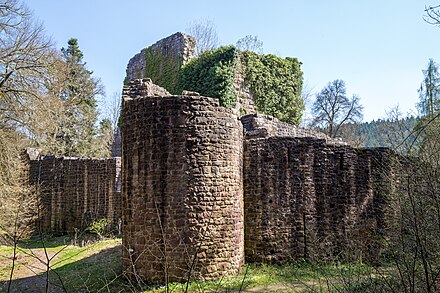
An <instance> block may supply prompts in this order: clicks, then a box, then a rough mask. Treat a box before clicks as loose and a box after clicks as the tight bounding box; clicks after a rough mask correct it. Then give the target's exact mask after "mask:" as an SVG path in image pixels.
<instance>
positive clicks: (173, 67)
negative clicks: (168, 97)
mask: <svg viewBox="0 0 440 293" xmlns="http://www.w3.org/2000/svg"><path fill="white" fill-rule="evenodd" d="M145 62H146V64H145V65H146V66H145V76H147V77H149V78H151V80H152V81H153V82H154V83H155V84H157V85H160V86H161V87H163V88H165V89H167V90H168V91H169V92H170V93H171V94H175V95H179V94H181V93H182V88H181V87H180V85H181V84H180V82H179V80H180V71H181V67H182V60H181V58H180V57H178V56H175V55H173V54H169V55H167V54H163V53H162V52H161V51H158V50H154V49H152V48H151V47H149V48H147V49H146V52H145Z"/></svg>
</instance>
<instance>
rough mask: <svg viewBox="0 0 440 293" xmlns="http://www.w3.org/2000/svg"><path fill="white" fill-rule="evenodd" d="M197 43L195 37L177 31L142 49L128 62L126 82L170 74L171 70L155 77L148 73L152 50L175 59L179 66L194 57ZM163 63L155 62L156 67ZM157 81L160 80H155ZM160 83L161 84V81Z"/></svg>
mask: <svg viewBox="0 0 440 293" xmlns="http://www.w3.org/2000/svg"><path fill="white" fill-rule="evenodd" d="M195 45H196V42H195V39H194V38H193V37H191V36H188V35H186V34H183V33H180V32H177V33H175V34H172V35H171V36H168V37H166V38H164V39H162V40H160V41H158V42H156V43H154V44H153V45H151V46H150V47H148V48H145V49H142V50H141V51H140V52H139V53H138V54H136V55H134V56H133V57H132V58H131V59H130V60H129V62H128V64H127V70H126V78H125V80H126V82H127V83H128V82H129V81H130V80H134V79H143V78H153V79H157V78H159V79H160V77H161V76H162V75H166V74H169V72H162V73H161V74H160V75H161V76H155V77H153V76H147V75H146V72H147V70H148V68H147V58H151V57H152V56H149V55H148V52H149V51H150V50H151V51H152V52H155V53H157V54H159V55H160V56H162V57H164V58H170V59H171V60H175V62H176V63H178V64H177V67H180V66H181V65H183V64H185V63H187V62H188V61H189V60H191V59H192V58H193V57H194V50H195ZM162 62H163V61H162ZM163 65H164V64H161V62H160V61H159V62H158V63H155V64H154V66H155V67H156V68H161V67H163ZM156 68H155V69H156ZM155 82H156V83H157V82H158V80H155ZM158 84H159V85H160V83H158ZM168 90H170V89H168Z"/></svg>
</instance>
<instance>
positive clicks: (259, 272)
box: [0, 236, 387, 293]
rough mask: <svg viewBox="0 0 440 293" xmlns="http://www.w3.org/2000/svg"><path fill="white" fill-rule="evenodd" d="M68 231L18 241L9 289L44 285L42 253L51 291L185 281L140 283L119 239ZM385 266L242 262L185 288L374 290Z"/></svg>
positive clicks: (3, 260)
mask: <svg viewBox="0 0 440 293" xmlns="http://www.w3.org/2000/svg"><path fill="white" fill-rule="evenodd" d="M71 242H72V238H71V236H62V237H52V238H48V239H47V240H46V241H45V242H44V246H45V247H46V252H45V250H44V248H43V245H42V243H41V241H38V240H33V241H29V242H23V243H20V245H19V248H18V250H17V258H16V266H15V270H14V276H13V282H12V284H11V287H12V288H13V292H39V291H44V289H45V286H46V280H47V275H46V273H45V272H46V270H47V266H46V264H47V259H50V261H49V264H50V266H51V270H50V273H49V274H48V277H49V282H50V284H49V286H50V288H52V290H53V292H64V291H63V289H62V288H63V287H64V288H65V289H66V290H67V291H68V292H79V291H91V292H156V293H158V292H167V289H168V292H184V291H185V289H186V284H180V283H171V284H169V285H168V288H167V287H165V286H162V287H150V288H148V287H140V286H137V284H134V283H130V282H129V281H128V280H126V279H125V278H124V277H123V275H122V266H121V253H122V247H121V239H120V238H119V239H118V238H117V239H108V240H102V241H99V242H98V241H95V242H93V243H88V244H87V243H85V245H84V246H75V245H71V244H70V243H71ZM12 254H13V247H11V246H0V292H3V291H2V288H3V290H5V288H6V286H7V281H8V279H9V275H10V272H11V267H12V266H11V264H12ZM383 272H386V270H382V271H378V270H377V269H374V268H372V267H369V266H367V265H364V264H337V263H332V264H321V265H314V264H310V263H308V262H303V261H297V262H291V263H288V264H285V265H281V266H278V265H266V264H248V265H246V266H245V267H244V269H243V272H242V273H241V274H239V275H237V276H232V277H224V278H222V279H219V280H216V281H207V282H202V281H193V282H191V283H190V284H189V285H188V292H239V291H240V289H241V290H242V291H243V292H332V291H334V292H338V291H339V292H340V291H344V292H366V291H370V292H375V291H381V290H383V289H384V288H383V286H384V284H385V282H386V279H387V278H386V277H384V276H385V275H387V274H385V273H383Z"/></svg>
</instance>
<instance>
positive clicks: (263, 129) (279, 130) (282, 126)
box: [240, 114, 348, 145]
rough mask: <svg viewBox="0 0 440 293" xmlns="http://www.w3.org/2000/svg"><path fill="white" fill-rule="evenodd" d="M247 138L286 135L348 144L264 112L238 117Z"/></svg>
mask: <svg viewBox="0 0 440 293" xmlns="http://www.w3.org/2000/svg"><path fill="white" fill-rule="evenodd" d="M240 120H241V123H242V124H243V127H244V129H245V132H246V137H247V138H257V137H272V136H287V137H313V138H318V139H323V140H325V141H326V142H327V143H329V144H337V145H348V144H347V143H345V142H343V141H341V140H339V139H333V138H331V137H329V136H327V135H326V134H324V133H322V132H319V131H316V130H313V129H306V128H301V127H297V126H295V125H292V124H289V123H286V122H282V121H280V120H278V119H277V118H275V117H272V116H270V115H265V114H249V115H244V116H242V117H241V118H240Z"/></svg>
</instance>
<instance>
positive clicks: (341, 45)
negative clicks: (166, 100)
mask: <svg viewBox="0 0 440 293" xmlns="http://www.w3.org/2000/svg"><path fill="white" fill-rule="evenodd" d="M25 3H26V4H27V5H28V7H29V8H31V10H33V12H34V16H35V17H36V18H38V19H39V20H41V21H42V22H44V25H45V28H46V31H47V33H48V34H49V35H51V36H52V37H53V40H54V41H55V43H56V44H57V46H58V47H59V48H61V47H63V46H66V44H67V40H68V39H69V38H72V37H74V38H77V39H78V41H79V46H80V48H81V50H82V51H83V53H84V56H85V57H84V58H85V61H86V62H87V64H88V67H89V69H90V70H93V71H94V75H95V76H97V77H100V78H101V80H102V82H103V84H104V86H105V89H106V93H107V96H108V97H110V96H111V95H112V94H113V93H114V92H121V89H122V81H123V79H124V76H125V69H126V66H127V63H128V60H129V59H130V58H131V57H132V56H133V55H134V54H136V53H138V52H139V51H140V50H141V49H142V48H145V47H147V46H149V45H151V44H153V43H154V42H156V41H158V40H159V39H161V38H163V37H166V36H168V35H171V34H173V33H175V32H177V31H183V32H184V31H185V30H186V29H187V27H188V25H189V24H190V23H191V22H192V21H197V20H200V19H210V20H211V21H213V22H214V24H215V25H216V29H217V33H218V35H219V39H220V42H221V43H222V44H225V45H227V44H235V42H236V41H237V40H238V39H239V38H242V37H244V36H245V35H257V36H258V38H259V39H260V40H262V41H263V43H264V53H274V54H276V55H279V56H282V57H286V56H292V57H297V58H298V59H299V60H300V61H301V62H303V66H302V69H303V72H304V79H305V82H306V83H307V84H308V87H309V88H311V89H312V90H313V92H314V93H316V92H319V91H320V90H321V89H322V88H323V87H324V86H325V85H326V84H327V83H328V82H330V81H332V80H335V79H343V80H345V82H346V85H347V91H348V93H349V94H350V95H351V94H358V95H359V96H360V98H361V103H362V104H363V105H364V121H370V120H373V119H378V118H383V117H384V116H385V111H386V110H389V109H390V108H391V107H393V106H395V105H397V104H398V105H399V106H400V109H401V111H402V112H404V113H407V112H409V111H411V110H413V111H414V109H415V104H416V103H417V101H418V93H417V89H418V87H419V86H420V83H421V81H422V79H423V75H422V69H424V68H425V67H426V66H427V63H428V60H429V58H433V59H434V60H435V61H437V62H440V28H439V27H435V26H432V25H429V24H427V23H426V22H424V20H423V15H424V7H425V5H428V6H429V5H435V4H437V3H439V4H440V1H437V2H436V1H429V0H425V1H422V0H364V1H355V0H344V1H342V0H339V1H338V0H334V1H328V0H315V1H310V0H302V1H300V0H296V1H295V0H291V1H287V0H286V1H276V0H272V1H255V0H254V1H237V0H235V1H230V0H222V1H207V0H203V1H192V0H187V1H179V0H167V1H160V0H155V1H149V0H144V1H142V0H126V1H113V0H106V1H104V0H87V1H85V0H77V1H61V0H60V1H49V0H32V1H31V0H27V1H25Z"/></svg>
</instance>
